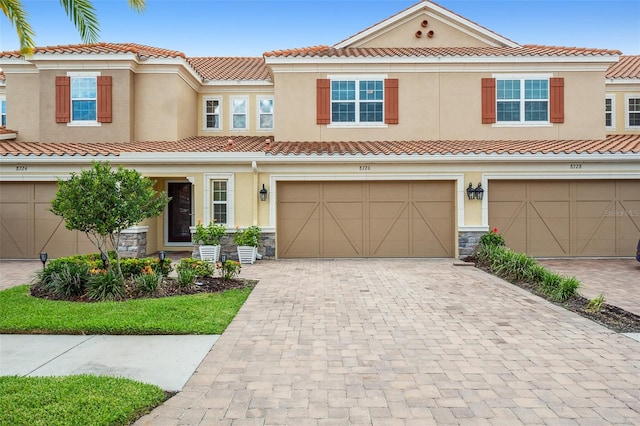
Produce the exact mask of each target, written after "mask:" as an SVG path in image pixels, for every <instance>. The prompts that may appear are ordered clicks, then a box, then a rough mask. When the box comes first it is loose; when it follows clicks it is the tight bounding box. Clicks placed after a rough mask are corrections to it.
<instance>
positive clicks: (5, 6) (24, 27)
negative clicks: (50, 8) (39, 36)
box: [0, 0, 36, 55]
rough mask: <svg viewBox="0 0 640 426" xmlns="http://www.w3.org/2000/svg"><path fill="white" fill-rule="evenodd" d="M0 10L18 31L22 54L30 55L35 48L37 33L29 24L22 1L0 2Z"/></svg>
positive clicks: (6, 0)
mask: <svg viewBox="0 0 640 426" xmlns="http://www.w3.org/2000/svg"><path fill="white" fill-rule="evenodd" d="M0 9H2V13H4V16H6V17H7V19H8V20H9V22H11V25H13V26H14V27H15V29H16V33H17V34H18V41H19V42H20V53H22V54H23V55H30V54H32V53H33V49H34V48H35V46H36V45H35V41H34V37H35V32H34V31H33V29H32V28H31V25H29V22H27V12H25V11H24V9H23V8H22V1H20V0H0Z"/></svg>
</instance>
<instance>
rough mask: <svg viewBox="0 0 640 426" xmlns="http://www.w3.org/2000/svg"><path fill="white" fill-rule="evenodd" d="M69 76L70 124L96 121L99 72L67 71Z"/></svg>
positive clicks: (84, 123)
mask: <svg viewBox="0 0 640 426" xmlns="http://www.w3.org/2000/svg"><path fill="white" fill-rule="evenodd" d="M67 75H68V76H69V77H70V78H71V122H70V124H83V125H86V124H93V123H95V124H97V123H98V81H97V78H98V76H99V75H100V73H99V72H69V73H67Z"/></svg>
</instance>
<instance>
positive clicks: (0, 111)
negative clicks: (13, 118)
mask: <svg viewBox="0 0 640 426" xmlns="http://www.w3.org/2000/svg"><path fill="white" fill-rule="evenodd" d="M6 125H7V100H6V99H5V98H3V97H0V126H6Z"/></svg>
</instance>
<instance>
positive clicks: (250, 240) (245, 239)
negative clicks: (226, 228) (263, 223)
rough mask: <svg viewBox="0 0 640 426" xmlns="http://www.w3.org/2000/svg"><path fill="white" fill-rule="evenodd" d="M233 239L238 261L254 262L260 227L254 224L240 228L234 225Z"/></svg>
mask: <svg viewBox="0 0 640 426" xmlns="http://www.w3.org/2000/svg"><path fill="white" fill-rule="evenodd" d="M233 241H234V242H235V243H236V245H237V246H238V260H239V261H240V263H254V262H255V261H256V257H257V254H258V242H259V241H260V228H259V227H257V226H256V225H253V226H249V227H248V228H246V229H243V230H240V227H238V226H236V234H235V235H234V237H233Z"/></svg>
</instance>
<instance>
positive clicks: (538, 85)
mask: <svg viewBox="0 0 640 426" xmlns="http://www.w3.org/2000/svg"><path fill="white" fill-rule="evenodd" d="M482 122H483V123H496V124H497V125H503V126H504V125H506V126H531V125H537V126H544V125H549V124H550V123H564V78H562V77H555V78H554V77H552V76H551V75H544V74H543V75H538V74H533V75H526V74H525V75H501V74H498V75H495V76H494V77H492V78H483V79H482Z"/></svg>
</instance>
